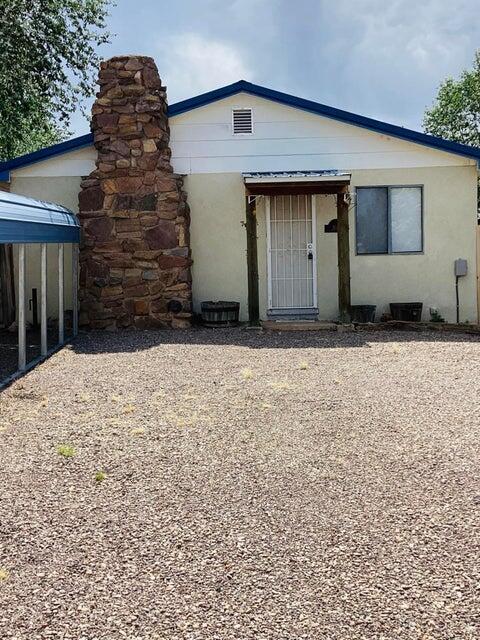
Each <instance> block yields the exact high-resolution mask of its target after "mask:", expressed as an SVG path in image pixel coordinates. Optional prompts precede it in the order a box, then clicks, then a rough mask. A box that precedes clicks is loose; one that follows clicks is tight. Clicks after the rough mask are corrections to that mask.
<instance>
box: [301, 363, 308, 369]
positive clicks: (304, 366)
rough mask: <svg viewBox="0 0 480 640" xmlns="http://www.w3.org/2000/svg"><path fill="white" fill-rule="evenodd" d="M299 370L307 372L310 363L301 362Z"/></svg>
mask: <svg viewBox="0 0 480 640" xmlns="http://www.w3.org/2000/svg"><path fill="white" fill-rule="evenodd" d="M299 369H300V370H301V371H306V370H307V369H308V362H300V365H299Z"/></svg>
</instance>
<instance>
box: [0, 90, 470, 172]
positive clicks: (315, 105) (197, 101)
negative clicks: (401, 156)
mask: <svg viewBox="0 0 480 640" xmlns="http://www.w3.org/2000/svg"><path fill="white" fill-rule="evenodd" d="M241 92H245V93H250V94H251V95H254V96H257V97H260V98H265V99H266V100H272V101H273V102H278V103H280V104H283V105H286V106H289V107H294V108H296V109H302V110H303V111H309V112H310V113H315V114H317V115H321V116H324V117H326V118H332V119H333V120H339V121H341V122H346V123H347V124H353V125H355V126H357V127H363V128H364V129H369V130H370V131H375V132H376V133H382V134H384V135H388V136H393V137H396V138H401V139H402V140H408V141H409V142H416V143H417V144H422V145H425V146H427V147H432V148H434V149H439V150H440V151H446V152H448V153H454V154H457V155H461V156H466V157H467V158H473V159H475V160H477V161H480V148H479V147H472V146H469V145H466V144H460V143H458V142H451V141H450V140H444V139H443V138H438V137H436V136H430V135H428V134H426V133H420V132H419V131H413V130H412V129H405V128H404V127H399V126H398V125H394V124H389V123H387V122H382V121H381V120H375V119H373V118H367V117H366V116H361V115H358V114H356V113H351V112H349V111H344V110H343V109H336V108H335V107H328V106H327V105H324V104H321V103H319V102H314V101H313V100H306V99H304V98H299V97H297V96H292V95H290V94H288V93H282V92H281V91H275V90H274V89H268V88H267V87H262V86H260V85H258V84H253V83H251V82H247V81H246V80H239V81H238V82H234V83H233V84H229V85H227V86H225V87H221V88H220V89H214V90H213V91H208V92H207V93H202V94H201V95H198V96H195V97H193V98H188V99H187V100H182V101H181V102H177V103H176V104H172V105H170V106H169V107H168V115H169V116H170V117H173V116H178V115H180V114H182V113H186V112H187V111H191V110H192V109H197V108H198V107H204V106H206V105H208V104H211V103H212V102H216V101H217V100H222V99H223V98H228V97H230V96H233V95H235V94H237V93H241ZM92 144H93V134H92V133H88V134H86V135H84V136H79V137H78V138H73V140H67V141H66V142H61V143H59V144H55V145H53V146H51V147H46V148H45V149H40V150H39V151H35V152H34V153H28V154H27V155H24V156H20V157H19V158H15V159H13V160H8V161H6V162H0V180H2V181H8V180H9V179H10V174H9V172H10V171H11V170H12V169H17V168H18V167H24V166H27V165H29V164H33V163H34V162H39V161H41V160H45V159H47V158H51V157H52V156H56V155H59V154H62V153H66V152H68V151H73V150H74V149H81V148H82V147H87V146H90V145H92Z"/></svg>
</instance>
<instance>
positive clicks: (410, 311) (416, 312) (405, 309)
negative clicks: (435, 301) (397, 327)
mask: <svg viewBox="0 0 480 640" xmlns="http://www.w3.org/2000/svg"><path fill="white" fill-rule="evenodd" d="M422 309H423V302H391V303H390V313H391V314H392V318H393V319H394V320H404V321H405V322H420V320H421V319H422Z"/></svg>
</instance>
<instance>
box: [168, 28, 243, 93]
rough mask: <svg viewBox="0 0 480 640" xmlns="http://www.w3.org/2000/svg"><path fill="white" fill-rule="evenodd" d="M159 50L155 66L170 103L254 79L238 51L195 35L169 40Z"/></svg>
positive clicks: (182, 35) (173, 37) (179, 35)
mask: <svg viewBox="0 0 480 640" xmlns="http://www.w3.org/2000/svg"><path fill="white" fill-rule="evenodd" d="M159 49H160V51H159V55H158V56H156V58H157V64H158V67H159V71H160V75H161V77H162V80H163V82H164V83H165V84H166V85H167V89H168V97H169V101H170V102H176V101H177V100H183V99H185V98H190V97H192V96H194V95H197V94H198V93H203V92H204V91H209V90H211V89H215V88H217V87H221V86H223V85H226V84H230V83H232V82H236V81H237V80H241V79H244V80H245V79H249V80H252V79H253V76H254V74H253V72H252V70H251V69H250V68H249V67H248V66H247V64H246V62H245V60H244V56H243V55H242V53H241V51H240V49H238V48H237V47H235V46H234V45H232V44H230V43H226V42H220V41H219V40H212V39H210V38H206V37H203V36H201V35H199V34H197V33H183V34H178V35H173V36H170V37H168V38H166V39H165V40H163V42H162V44H161V46H160V47H159Z"/></svg>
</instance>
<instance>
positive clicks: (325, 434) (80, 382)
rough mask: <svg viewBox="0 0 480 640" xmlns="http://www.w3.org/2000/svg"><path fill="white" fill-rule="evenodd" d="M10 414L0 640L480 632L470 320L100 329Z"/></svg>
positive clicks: (19, 393) (42, 376)
mask: <svg viewBox="0 0 480 640" xmlns="http://www.w3.org/2000/svg"><path fill="white" fill-rule="evenodd" d="M0 411H1V414H0V638H2V640H5V639H9V638H16V639H22V640H23V639H27V638H28V640H36V639H38V638H42V639H43V638H62V639H63V638H65V639H66V638H70V639H75V640H80V639H82V640H94V639H97V640H117V639H119V638H128V640H152V639H160V638H161V639H168V640H177V639H182V640H187V639H188V640H200V639H201V640H215V639H226V638H228V639H231V640H253V639H255V640H263V639H267V638H269V639H270V638H275V639H278V640H280V639H281V640H284V639H288V640H290V639H295V640H296V639H300V638H302V639H305V640H307V639H308V640H311V639H317V638H320V639H325V640H347V639H350V638H355V639H358V640H360V639H365V640H377V639H378V640H380V639H382V640H387V639H388V640H410V639H416V640H439V639H445V638H448V639H451V640H464V639H467V640H470V639H471V640H473V639H478V638H479V637H480V619H479V615H480V614H479V612H480V594H479V582H480V557H479V551H480V526H479V525H480V517H479V514H480V469H479V459H480V456H479V453H480V446H479V436H480V341H479V339H478V338H475V337H471V336H466V335H444V336H440V335H439V334H429V333H421V334H412V333H380V332H379V333H354V334H337V333H305V334H300V333H292V334H268V333H257V332H254V331H247V330H241V329H238V330H217V331H212V330H192V331H186V332H180V331H179V332H174V331H171V332H125V333H117V334H89V335H84V336H82V337H80V339H79V340H78V341H77V343H76V344H75V345H73V346H71V347H69V348H66V349H64V350H63V351H62V352H60V353H58V354H57V355H55V356H54V357H53V358H51V359H50V360H49V361H47V362H46V363H45V364H43V365H42V366H40V367H39V368H37V369H36V370H35V371H33V372H31V373H30V374H29V375H28V376H27V377H25V378H24V379H23V380H21V381H19V382H17V383H16V384H15V385H13V386H12V387H10V388H9V389H8V390H7V391H5V392H4V393H3V394H2V396H1V397H0ZM60 445H67V446H66V447H65V448H63V449H61V451H62V452H63V453H64V454H66V456H68V455H69V454H74V455H70V457H66V456H65V455H61V454H60V453H59V452H58V449H57V448H58V447H59V446H60ZM68 447H71V448H73V449H69V448H68ZM99 472H103V474H105V476H104V475H103V474H102V473H99Z"/></svg>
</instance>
